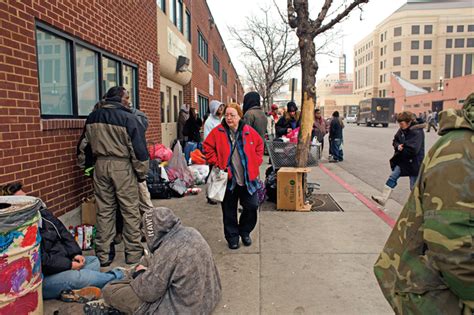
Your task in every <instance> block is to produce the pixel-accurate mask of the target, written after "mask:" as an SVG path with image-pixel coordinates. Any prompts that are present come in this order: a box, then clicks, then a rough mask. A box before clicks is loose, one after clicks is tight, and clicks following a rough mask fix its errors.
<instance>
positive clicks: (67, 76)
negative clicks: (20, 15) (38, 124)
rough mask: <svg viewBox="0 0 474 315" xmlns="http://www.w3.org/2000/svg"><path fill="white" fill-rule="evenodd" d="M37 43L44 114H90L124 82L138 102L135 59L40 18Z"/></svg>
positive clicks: (133, 99)
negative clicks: (113, 52) (81, 37)
mask: <svg viewBox="0 0 474 315" xmlns="http://www.w3.org/2000/svg"><path fill="white" fill-rule="evenodd" d="M36 45H37V61H38V79H39V83H40V102H41V115H42V116H46V117H47V118H72V117H84V116H87V115H88V114H89V113H90V112H91V110H92V108H93V107H94V105H95V104H96V103H97V101H98V100H99V99H100V98H101V96H102V95H104V94H105V93H106V92H107V90H108V89H109V88H110V87H113V86H117V85H123V86H124V87H125V88H126V89H127V90H128V92H129V94H130V98H131V100H130V101H131V103H132V104H134V105H135V106H138V91H137V89H136V80H137V72H136V71H137V68H136V66H135V65H133V64H132V63H129V62H128V61H126V60H123V59H121V58H120V57H117V56H114V55H112V54H109V53H107V52H105V51H103V50H101V49H99V48H97V47H94V46H92V45H90V44H88V43H86V42H84V41H82V40H80V39H76V38H74V37H71V36H69V35H67V34H65V33H63V32H61V31H58V30H56V29H54V28H52V27H50V26H48V25H44V24H43V23H41V22H37V23H36ZM71 57H73V58H74V59H73V60H71Z"/></svg>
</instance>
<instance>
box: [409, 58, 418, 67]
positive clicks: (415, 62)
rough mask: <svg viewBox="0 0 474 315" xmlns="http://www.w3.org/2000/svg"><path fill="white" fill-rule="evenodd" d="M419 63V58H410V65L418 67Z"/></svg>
mask: <svg viewBox="0 0 474 315" xmlns="http://www.w3.org/2000/svg"><path fill="white" fill-rule="evenodd" d="M418 63H419V58H418V56H411V57H410V64H412V65H417V64H418Z"/></svg>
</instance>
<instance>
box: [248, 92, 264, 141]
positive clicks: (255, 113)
mask: <svg viewBox="0 0 474 315" xmlns="http://www.w3.org/2000/svg"><path fill="white" fill-rule="evenodd" d="M243 111H244V121H245V123H246V124H247V125H249V126H250V127H252V128H253V129H255V130H256V131H257V132H258V134H259V135H260V137H261V138H262V141H265V133H266V132H267V124H268V120H267V116H265V112H264V111H263V109H262V107H261V106H260V94H258V93H257V92H248V93H247V94H245V96H244V104H243Z"/></svg>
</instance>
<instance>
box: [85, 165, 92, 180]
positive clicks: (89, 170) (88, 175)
mask: <svg viewBox="0 0 474 315" xmlns="http://www.w3.org/2000/svg"><path fill="white" fill-rule="evenodd" d="M84 175H86V176H87V177H92V175H94V166H91V167H88V168H86V169H85V170H84Z"/></svg>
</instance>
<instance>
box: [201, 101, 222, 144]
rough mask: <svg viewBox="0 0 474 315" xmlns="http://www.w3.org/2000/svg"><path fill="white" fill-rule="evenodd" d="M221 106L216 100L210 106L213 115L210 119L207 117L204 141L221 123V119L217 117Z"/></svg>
mask: <svg viewBox="0 0 474 315" xmlns="http://www.w3.org/2000/svg"><path fill="white" fill-rule="evenodd" d="M221 105H222V103H221V102H219V101H216V100H214V101H211V103H210V104H209V110H210V111H211V114H210V115H209V117H207V119H206V122H205V123H204V140H206V138H207V136H208V135H209V133H210V132H211V130H212V129H214V128H215V127H217V126H218V125H219V124H220V123H221V119H220V118H219V117H218V116H216V113H217V110H218V109H219V107H220V106H221Z"/></svg>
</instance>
